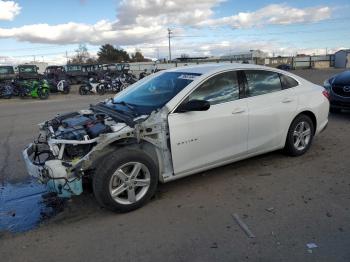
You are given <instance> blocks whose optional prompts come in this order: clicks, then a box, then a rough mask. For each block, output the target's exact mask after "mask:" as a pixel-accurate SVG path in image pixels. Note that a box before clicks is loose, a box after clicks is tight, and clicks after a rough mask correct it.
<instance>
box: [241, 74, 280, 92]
mask: <svg viewBox="0 0 350 262" xmlns="http://www.w3.org/2000/svg"><path fill="white" fill-rule="evenodd" d="M245 75H246V78H247V83H248V88H247V93H248V96H250V97H251V96H259V95H264V94H268V93H272V92H276V91H280V90H282V86H281V80H280V77H279V75H278V73H275V72H270V71H263V70H247V71H245Z"/></svg>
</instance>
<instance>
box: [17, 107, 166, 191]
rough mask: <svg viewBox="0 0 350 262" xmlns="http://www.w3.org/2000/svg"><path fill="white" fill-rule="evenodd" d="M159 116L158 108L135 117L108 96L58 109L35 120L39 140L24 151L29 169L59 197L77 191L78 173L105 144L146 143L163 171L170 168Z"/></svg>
mask: <svg viewBox="0 0 350 262" xmlns="http://www.w3.org/2000/svg"><path fill="white" fill-rule="evenodd" d="M163 119H166V117H165V118H164V116H163V114H162V112H161V111H158V112H153V113H152V114H151V115H144V116H138V117H133V116H132V115H128V114H123V113H121V112H118V111H116V110H113V109H112V108H111V107H110V106H108V103H107V102H101V103H99V104H97V105H91V106H90V109H87V110H81V111H79V112H72V113H67V114H62V115H58V116H56V117H55V118H53V119H51V120H48V121H45V122H44V123H41V124H39V126H40V134H39V136H38V138H37V140H36V141H35V142H34V143H32V144H30V145H29V146H28V147H27V148H26V149H25V150H24V151H23V157H24V160H25V163H26V166H27V170H28V172H29V174H30V175H31V176H33V177H36V178H38V179H39V181H40V182H42V183H45V184H47V185H48V187H49V189H50V190H51V191H53V192H56V193H57V194H58V196H60V197H70V196H71V195H79V194H81V193H82V191H83V188H82V178H83V177H84V176H86V175H87V174H89V173H91V172H93V170H94V166H95V165H96V163H97V162H98V159H100V158H101V157H103V155H104V154H108V152H110V151H109V150H115V149H116V148H118V146H122V145H125V144H141V143H147V144H148V145H151V147H153V149H149V150H154V155H155V157H157V158H158V159H157V161H161V162H162V164H161V165H160V166H161V168H162V173H163V174H164V173H168V174H171V173H172V166H171V157H170V151H169V148H168V145H167V141H168V139H169V137H168V133H169V132H168V131H167V130H168V127H167V122H166V121H164V120H163ZM151 147H150V146H149V147H148V148H151ZM151 153H152V152H151ZM164 163H165V164H164ZM160 180H162V179H161V178H160Z"/></svg>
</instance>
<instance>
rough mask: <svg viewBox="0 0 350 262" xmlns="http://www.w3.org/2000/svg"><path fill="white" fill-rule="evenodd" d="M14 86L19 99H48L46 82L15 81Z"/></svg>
mask: <svg viewBox="0 0 350 262" xmlns="http://www.w3.org/2000/svg"><path fill="white" fill-rule="evenodd" d="M14 85H15V86H16V92H18V95H19V96H20V97H21V98H24V97H27V96H30V97H32V98H40V99H47V98H48V97H49V89H50V88H49V84H48V83H47V81H46V80H22V81H20V80H17V81H16V82H15V83H14Z"/></svg>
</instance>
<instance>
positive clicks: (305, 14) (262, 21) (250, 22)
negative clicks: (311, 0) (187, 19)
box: [199, 4, 332, 28]
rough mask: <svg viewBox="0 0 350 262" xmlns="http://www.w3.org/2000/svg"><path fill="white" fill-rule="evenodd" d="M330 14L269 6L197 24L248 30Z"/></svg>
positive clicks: (315, 19) (322, 10) (309, 20)
mask: <svg viewBox="0 0 350 262" xmlns="http://www.w3.org/2000/svg"><path fill="white" fill-rule="evenodd" d="M331 12H332V11H331V8H329V7H327V6H321V7H308V8H294V7H291V6H288V5H286V4H271V5H268V6H265V7H263V8H261V9H259V10H256V11H254V12H240V13H238V14H235V15H232V16H227V17H222V18H218V19H208V20H205V21H202V22H201V23H199V25H201V26H224V25H229V26H232V27H233V28H249V27H261V26H266V25H286V24H296V23H312V22H318V21H321V20H325V19H328V18H330V17H331Z"/></svg>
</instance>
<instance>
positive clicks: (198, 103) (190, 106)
mask: <svg viewBox="0 0 350 262" xmlns="http://www.w3.org/2000/svg"><path fill="white" fill-rule="evenodd" d="M209 108H210V103H209V102H208V101H205V100H191V101H188V102H184V103H182V104H181V105H180V106H179V107H178V108H177V109H176V112H177V113H184V112H190V111H207V110H208V109H209Z"/></svg>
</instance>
